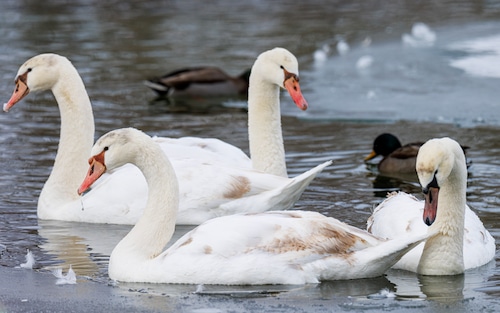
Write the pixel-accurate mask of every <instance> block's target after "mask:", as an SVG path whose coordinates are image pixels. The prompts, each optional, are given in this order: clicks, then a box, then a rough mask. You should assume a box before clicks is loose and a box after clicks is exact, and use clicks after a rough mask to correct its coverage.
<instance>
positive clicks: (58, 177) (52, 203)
mask: <svg viewBox="0 0 500 313" xmlns="http://www.w3.org/2000/svg"><path fill="white" fill-rule="evenodd" d="M258 60H260V61H256V63H257V67H256V68H257V69H260V70H255V71H253V72H252V76H253V79H254V81H256V82H259V80H265V81H266V82H267V85H272V87H270V86H267V85H266V83H263V84H261V85H262V86H263V87H262V88H261V89H264V90H265V93H264V94H267V97H266V96H264V95H262V94H263V92H262V91H261V90H259V88H257V89H255V88H254V89H252V92H253V93H257V95H255V94H254V95H253V96H252V97H250V98H249V104H248V105H249V119H252V120H253V121H255V122H254V123H252V125H249V136H250V137H251V138H253V137H254V136H256V137H258V138H259V140H258V141H256V140H253V141H252V142H251V143H250V147H251V149H250V150H251V158H249V157H248V156H247V155H246V154H245V153H244V152H243V151H241V149H239V148H237V147H235V146H233V145H230V144H228V143H225V142H223V141H221V140H218V139H215V138H196V137H183V138H164V137H161V138H160V137H155V139H154V140H156V141H157V142H158V144H160V145H161V147H162V149H163V151H164V152H165V153H166V154H168V156H169V158H170V160H171V162H172V164H174V166H175V167H176V175H177V177H178V179H179V185H180V197H181V199H180V207H179V214H178V216H179V220H178V223H179V224H191V225H196V224H199V223H201V222H203V221H205V220H206V219H210V218H213V217H216V216H222V215H226V214H235V213H243V212H247V211H245V210H247V209H250V208H255V207H254V206H252V204H253V203H256V202H258V203H260V204H261V205H260V206H258V208H259V209H260V210H264V211H265V210H269V209H272V208H274V209H277V208H279V209H289V208H290V207H291V206H292V205H293V203H294V202H295V201H296V200H297V199H298V198H299V197H300V195H301V194H302V192H303V191H304V190H305V188H306V187H307V186H308V184H309V183H310V182H311V180H312V179H313V178H314V177H315V176H316V175H317V174H318V173H319V172H321V171H322V170H323V169H324V168H325V167H326V166H328V165H329V164H331V161H327V162H324V163H323V164H320V165H318V166H317V167H315V168H314V169H312V170H310V171H308V172H306V173H304V174H302V175H299V176H297V177H294V178H289V177H288V175H287V170H286V163H285V154H284V147H283V146H284V145H283V138H282V134H281V124H280V119H281V116H280V111H279V107H280V101H279V89H280V88H287V89H288V90H289V92H290V93H291V94H292V95H293V96H292V99H293V100H294V101H295V102H296V104H297V106H298V107H299V108H301V109H305V108H306V107H307V102H306V101H305V99H304V98H303V96H302V94H301V92H300V87H299V85H298V82H297V81H298V76H297V74H290V73H291V72H294V73H298V64H297V61H296V59H295V57H294V56H293V55H292V54H291V53H290V52H288V51H287V50H285V49H282V48H276V49H273V50H270V51H267V52H264V53H262V54H261V56H260V57H259V59H258ZM259 63H262V64H261V65H259ZM280 66H281V67H280ZM287 68H288V70H289V72H286V73H288V74H286V73H285V71H286V69H287ZM285 74H286V75H288V76H286V75H285ZM268 76H271V78H272V79H271V80H269V79H268ZM285 85H286V86H285ZM43 90H51V91H52V93H53V94H54V96H55V99H56V101H57V103H58V105H59V109H60V113H61V133H60V140H59V146H58V151H57V155H56V158H55V162H54V167H53V168H52V172H51V174H50V176H49V178H48V179H47V181H46V183H45V185H44V187H43V189H42V192H41V194H40V197H39V200H38V208H37V213H38V217H39V218H40V219H55V220H65V221H76V222H90V223H114V224H135V223H136V222H137V220H138V218H139V217H140V216H141V214H142V209H143V208H144V205H145V203H146V199H147V184H146V181H145V179H144V178H143V175H142V173H141V172H140V171H139V170H137V168H135V167H133V166H124V167H123V168H120V169H116V170H114V171H113V172H112V173H111V172H110V173H108V174H106V175H104V176H103V177H102V181H101V182H97V183H96V184H95V185H94V187H93V188H92V189H91V190H89V191H88V192H87V193H86V194H85V195H84V196H83V197H79V196H78V194H77V192H76V190H77V188H78V186H79V185H80V182H81V179H82V178H83V177H85V173H86V171H87V167H88V160H87V157H88V155H89V153H90V149H91V147H92V143H93V137H94V117H93V113H92V106H91V103H90V99H89V97H88V95H87V92H86V90H85V86H84V84H83V81H82V79H81V77H80V76H79V74H78V72H77V70H76V69H75V67H74V66H73V65H72V64H71V62H70V61H69V60H68V59H67V58H65V57H62V56H59V55H56V54H42V55H38V56H35V57H33V58H31V59H30V60H28V61H26V62H25V63H24V64H23V65H22V66H21V67H20V69H19V71H18V74H17V78H16V89H15V91H14V93H13V94H12V97H11V98H10V100H9V101H8V102H7V103H6V104H5V105H4V110H5V111H8V110H9V109H10V108H12V106H13V105H15V104H16V103H17V102H19V101H20V100H21V99H23V98H24V97H25V96H26V95H27V94H29V93H30V92H35V91H43ZM268 90H274V92H273V93H271V94H268V93H267V92H268ZM258 94H261V95H258ZM252 99H257V100H252ZM275 107H277V109H273V108H275ZM259 110H264V111H265V112H267V115H266V114H261V113H260V112H259ZM256 114H257V115H259V118H260V119H257V118H255V117H251V116H253V115H256ZM269 125H273V127H269ZM262 132H270V134H262ZM124 182H127V183H126V184H125V183H124ZM116 186H121V188H116ZM200 186H202V187H203V188H201V189H199V192H197V193H193V192H192V190H194V189H197V188H199V187H200ZM204 191H205V192H204ZM248 212H254V211H248Z"/></svg>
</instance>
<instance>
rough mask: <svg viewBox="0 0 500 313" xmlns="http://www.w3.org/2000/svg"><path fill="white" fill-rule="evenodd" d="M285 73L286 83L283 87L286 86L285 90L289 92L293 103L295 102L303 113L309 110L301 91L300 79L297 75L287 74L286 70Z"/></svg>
mask: <svg viewBox="0 0 500 313" xmlns="http://www.w3.org/2000/svg"><path fill="white" fill-rule="evenodd" d="M284 71H285V81H284V82H283V85H284V86H285V89H286V90H288V93H289V94H290V96H291V97H292V100H293V102H295V104H296V105H297V107H298V108H299V109H301V110H302V111H305V110H307V107H308V106H309V105H308V104H307V101H306V99H304V96H303V95H302V92H301V91H300V85H299V78H298V77H297V75H295V74H292V73H290V72H287V71H286V70H284Z"/></svg>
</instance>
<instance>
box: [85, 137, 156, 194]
mask: <svg viewBox="0 0 500 313" xmlns="http://www.w3.org/2000/svg"><path fill="white" fill-rule="evenodd" d="M150 139H151V137H149V136H148V135H146V134H145V133H143V132H142V131H140V130H137V129H135V128H122V129H116V130H113V131H110V132H109V133H107V134H105V135H103V136H102V137H101V138H99V139H98V140H97V141H96V143H95V144H94V146H93V147H92V151H91V155H92V156H91V157H90V158H89V170H88V172H87V176H86V177H85V179H84V181H83V183H82V184H81V186H80V187H79V188H78V194H79V195H81V194H83V193H84V192H85V191H87V190H88V189H89V188H90V187H91V186H92V184H93V183H94V182H95V181H97V179H99V177H101V176H102V175H103V174H104V173H105V172H110V171H113V170H114V169H116V168H118V167H120V166H123V165H125V164H127V163H131V162H134V160H135V158H136V157H140V156H141V155H142V153H141V151H140V150H141V149H142V148H141V147H140V146H139V145H137V143H138V142H142V141H144V140H150Z"/></svg>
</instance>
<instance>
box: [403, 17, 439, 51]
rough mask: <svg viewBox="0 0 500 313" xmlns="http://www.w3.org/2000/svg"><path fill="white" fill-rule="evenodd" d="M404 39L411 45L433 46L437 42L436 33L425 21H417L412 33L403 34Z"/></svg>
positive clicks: (404, 42)
mask: <svg viewBox="0 0 500 313" xmlns="http://www.w3.org/2000/svg"><path fill="white" fill-rule="evenodd" d="M402 41H403V45H405V46H409V47H431V46H433V45H434V43H435V42H436V33H435V32H434V31H432V29H431V28H430V27H429V26H427V25H426V24H424V23H415V24H413V27H412V28H411V34H403V36H402Z"/></svg>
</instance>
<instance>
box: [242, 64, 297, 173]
mask: <svg viewBox="0 0 500 313" xmlns="http://www.w3.org/2000/svg"><path fill="white" fill-rule="evenodd" d="M279 96H280V88H279V86H277V85H275V84H271V83H269V82H266V81H264V80H263V79H260V78H259V77H255V75H253V72H252V75H251V76H250V87H249V89H248V134H249V145H250V157H251V160H252V166H253V168H254V169H255V170H259V171H262V172H265V173H269V174H273V175H277V176H283V177H287V176H288V175H287V169H286V162H285V147H284V144H283V135H282V132H281V111H280V98H279Z"/></svg>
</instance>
